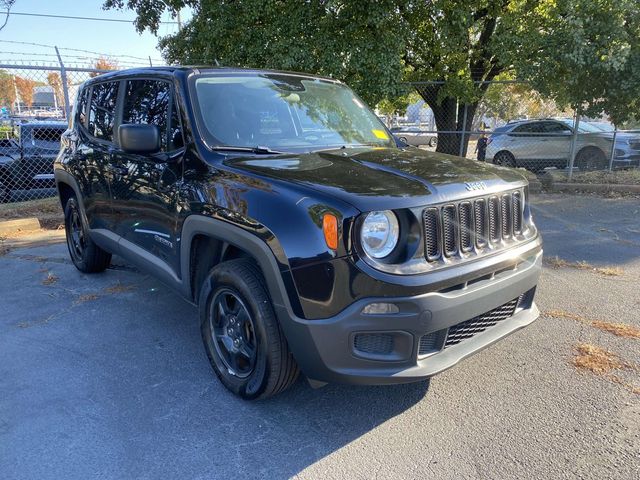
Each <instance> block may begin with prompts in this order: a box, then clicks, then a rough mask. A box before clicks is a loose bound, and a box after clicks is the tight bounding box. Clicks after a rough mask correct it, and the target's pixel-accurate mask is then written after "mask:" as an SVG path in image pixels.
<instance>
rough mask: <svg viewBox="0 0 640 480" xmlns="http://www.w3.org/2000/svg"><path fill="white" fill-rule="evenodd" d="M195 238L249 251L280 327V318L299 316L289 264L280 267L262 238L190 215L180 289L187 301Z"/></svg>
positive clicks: (184, 234)
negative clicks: (260, 275)
mask: <svg viewBox="0 0 640 480" xmlns="http://www.w3.org/2000/svg"><path fill="white" fill-rule="evenodd" d="M196 235H206V236H208V237H212V238H215V239H217V240H221V241H223V242H226V243H228V244H230V245H233V246H235V247H238V248H240V249H242V250H244V251H246V252H248V253H249V254H250V255H251V256H252V257H253V258H254V259H255V260H256V262H257V263H258V266H259V267H260V270H261V271H262V274H263V276H264V279H265V282H266V285H267V289H268V291H269V295H270V297H271V301H272V302H273V307H274V310H275V311H276V315H278V318H279V320H281V324H282V323H283V322H282V320H285V319H281V318H280V317H281V315H283V314H286V316H287V317H289V319H291V318H294V317H296V314H295V313H294V311H297V312H301V310H302V308H301V306H300V304H299V302H297V292H296V290H295V286H294V284H293V277H292V275H291V272H290V270H289V269H288V265H287V266H283V267H280V266H279V265H278V261H277V260H276V256H275V254H274V253H273V251H272V250H271V248H270V247H269V245H268V244H267V243H266V242H265V241H264V240H263V239H262V238H260V237H259V236H257V235H255V234H253V233H251V232H249V231H247V230H245V229H243V228H241V227H238V226H236V225H233V224H231V223H228V222H225V221H223V220H218V219H216V218H211V217H206V216H203V215H196V214H194V215H189V216H188V217H187V218H186V219H185V221H184V224H183V226H182V234H181V238H180V269H181V272H180V273H181V275H180V277H181V280H182V282H181V283H182V285H181V287H182V288H181V290H182V292H183V294H184V295H185V296H187V298H190V297H191V275H190V259H191V243H192V240H193V238H194V237H195V236H196ZM287 284H288V285H287ZM288 292H291V293H294V292H295V295H293V297H294V301H296V303H294V305H293V306H292V303H291V296H290V295H289V293H288ZM198 295H199V292H195V297H196V298H194V300H197V298H198ZM294 309H295V310H294ZM285 321H286V320H285Z"/></svg>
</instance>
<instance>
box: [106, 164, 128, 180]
mask: <svg viewBox="0 0 640 480" xmlns="http://www.w3.org/2000/svg"><path fill="white" fill-rule="evenodd" d="M109 171H110V172H111V173H113V174H114V175H120V176H121V177H123V176H125V175H129V169H128V168H127V167H123V166H120V165H113V164H109Z"/></svg>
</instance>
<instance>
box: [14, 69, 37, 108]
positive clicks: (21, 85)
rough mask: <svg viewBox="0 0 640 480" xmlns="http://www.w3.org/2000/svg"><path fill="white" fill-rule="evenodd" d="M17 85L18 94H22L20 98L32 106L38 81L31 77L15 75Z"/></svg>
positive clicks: (28, 105)
mask: <svg viewBox="0 0 640 480" xmlns="http://www.w3.org/2000/svg"><path fill="white" fill-rule="evenodd" d="M15 85H16V89H17V90H18V95H20V100H21V101H22V103H24V104H25V105H26V106H27V107H29V108H30V107H31V105H33V96H34V91H33V89H34V88H35V86H36V82H35V81H34V80H31V79H29V78H22V77H15Z"/></svg>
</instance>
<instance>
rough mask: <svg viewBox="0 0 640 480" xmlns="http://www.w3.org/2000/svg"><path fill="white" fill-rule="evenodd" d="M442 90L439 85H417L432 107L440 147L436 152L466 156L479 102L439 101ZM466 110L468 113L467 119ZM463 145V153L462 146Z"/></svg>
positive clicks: (449, 98)
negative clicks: (439, 93)
mask: <svg viewBox="0 0 640 480" xmlns="http://www.w3.org/2000/svg"><path fill="white" fill-rule="evenodd" d="M441 88H442V85H441V84H439V83H429V84H424V85H416V89H417V90H418V93H419V94H420V96H421V97H422V98H423V99H424V101H425V102H426V103H427V105H429V107H431V110H432V111H433V117H434V119H435V121H436V127H437V130H438V146H437V148H436V152H441V153H448V154H450V155H460V154H461V153H462V156H463V157H464V156H466V154H467V147H468V145H469V137H470V134H469V133H467V132H469V131H471V126H472V125H473V117H474V115H475V113H476V110H477V109H478V102H474V103H460V102H459V99H458V98H455V97H445V98H443V99H441V100H440V101H438V92H439V91H440V89H441ZM465 109H466V111H467V114H466V118H465ZM465 120H466V121H465ZM461 144H462V152H461V151H460V145H461Z"/></svg>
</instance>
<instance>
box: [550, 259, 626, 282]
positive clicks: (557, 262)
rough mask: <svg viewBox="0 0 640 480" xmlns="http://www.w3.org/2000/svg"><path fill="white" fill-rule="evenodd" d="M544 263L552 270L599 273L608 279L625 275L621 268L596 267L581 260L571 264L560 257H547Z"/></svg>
mask: <svg viewBox="0 0 640 480" xmlns="http://www.w3.org/2000/svg"><path fill="white" fill-rule="evenodd" d="M544 263H545V264H546V265H548V266H549V267H551V268H555V269H558V268H576V269H578V270H590V271H592V272H595V273H598V274H600V275H604V276H606V277H619V276H620V275H622V274H623V273H624V270H622V269H621V268H620V267H610V266H605V267H596V266H594V265H591V264H590V263H589V262H587V261H585V260H580V261H578V262H570V261H568V260H565V259H563V258H560V257H558V256H557V255H556V256H555V257H545V259H544Z"/></svg>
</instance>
